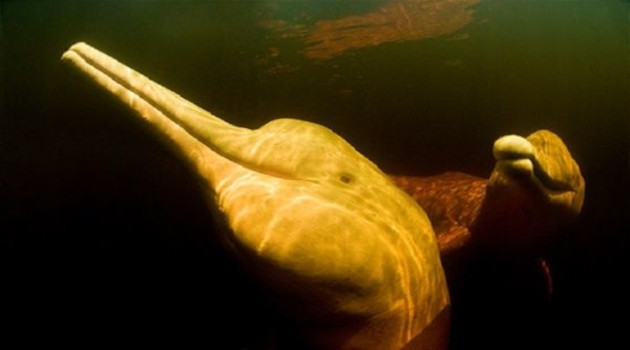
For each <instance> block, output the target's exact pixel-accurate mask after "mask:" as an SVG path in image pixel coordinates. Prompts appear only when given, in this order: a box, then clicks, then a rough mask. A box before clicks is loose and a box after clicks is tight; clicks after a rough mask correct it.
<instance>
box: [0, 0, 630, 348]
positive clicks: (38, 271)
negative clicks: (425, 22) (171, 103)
mask: <svg viewBox="0 0 630 350" xmlns="http://www.w3.org/2000/svg"><path fill="white" fill-rule="evenodd" d="M381 3H382V2H378V1H372V2H352V3H349V4H348V3H346V4H344V3H342V2H336V1H322V2H311V3H304V2H262V1H259V2H250V1H201V2H185V3H182V2H175V1H154V2H144V1H130V2H96V1H95V2H80V1H37V2H35V1H33V2H30V1H2V2H0V4H1V7H0V16H1V17H0V19H1V22H0V25H1V27H0V28H1V35H2V37H1V46H0V55H1V57H0V58H1V59H2V76H1V80H0V92H1V93H2V95H1V97H2V100H1V105H0V106H1V107H2V109H1V118H0V232H1V233H0V237H1V239H2V240H1V243H2V246H1V249H2V257H3V262H2V276H1V278H2V280H1V282H0V288H2V290H3V293H2V294H4V296H3V297H2V305H1V315H2V316H0V317H1V318H3V319H4V320H3V323H4V324H8V325H10V326H9V327H8V328H5V329H3V330H2V331H1V332H3V333H6V335H12V336H14V337H16V338H17V339H20V340H22V341H25V342H33V341H44V342H49V343H51V342H62V343H68V342H71V343H72V342H76V343H78V344H101V343H103V342H113V343H119V342H120V341H121V340H123V339H130V341H131V342H133V343H153V344H162V343H164V342H165V341H169V340H174V341H176V342H178V344H180V345H181V344H182V342H183V341H191V340H192V341H195V343H201V344H202V345H203V346H206V347H209V348H218V349H224V348H225V349H239V348H244V347H246V346H250V345H251V344H252V342H253V343H255V342H256V341H258V339H264V338H265V337H266V334H267V333H266V332H267V328H269V327H270V326H269V324H271V323H272V322H271V321H270V320H269V317H271V316H268V314H267V313H266V312H265V311H266V306H265V305H264V303H261V302H259V300H258V298H259V296H258V293H256V291H255V287H254V286H251V285H249V284H248V283H247V282H246V280H243V279H242V278H240V275H239V273H238V271H237V270H236V269H235V268H234V267H233V266H232V264H230V263H229V262H228V261H227V260H226V259H225V257H224V256H223V255H222V253H221V250H220V249H219V247H218V246H217V244H216V242H215V241H214V240H213V238H212V233H213V232H214V231H213V230H214V227H213V223H212V220H211V219H210V218H209V216H208V215H207V209H206V203H205V199H204V198H203V197H202V196H201V194H200V191H199V187H198V184H197V182H196V179H195V176H194V174H192V173H191V172H190V171H189V169H188V168H187V167H186V166H185V165H184V164H183V162H181V161H180V160H179V159H178V158H177V156H176V155H175V154H174V153H173V152H171V151H170V150H169V148H168V145H166V144H164V143H162V142H161V141H159V140H158V139H157V138H156V137H155V136H154V135H153V134H152V133H150V132H149V131H148V130H147V128H146V127H145V125H144V124H142V123H141V122H139V121H137V120H136V119H135V118H134V117H133V116H132V113H131V112H130V111H128V110H127V109H126V108H125V107H123V106H121V105H120V104H119V103H118V102H116V101H115V100H114V99H112V98H111V97H109V96H108V95H107V94H106V93H105V92H103V91H101V90H99V89H98V88H97V87H95V86H94V85H93V84H92V83H90V82H88V81H87V80H86V79H84V78H83V77H81V76H80V75H79V74H77V73H76V72H75V71H73V70H71V69H68V67H66V66H64V65H63V64H62V63H61V62H60V60H59V58H60V56H61V54H62V53H63V51H64V50H66V49H67V48H68V47H69V46H70V45H71V44H73V43H74V42H77V41H86V42H88V43H90V44H91V45H93V46H95V47H96V48H99V49H101V50H103V51H105V52H107V53H109V54H110V55H112V56H114V57H116V58H117V59H119V60H120V61H122V62H124V63H126V64H128V65H130V66H131V67H135V68H137V69H138V70H139V71H141V72H142V73H144V74H146V75H147V76H149V77H150V78H152V79H153V80H155V81H157V82H160V83H161V84H163V85H165V86H167V87H169V88H170V89H172V90H174V91H176V92H178V93H179V94H181V95H182V96H185V97H186V98H188V99H189V100H191V101H193V102H195V103H197V104H198V105H200V106H201V107H203V108H206V109H208V110H210V111H212V112H213V113H214V114H216V115H218V116H220V117H222V118H225V119H226V120H228V121H230V122H232V123H234V124H237V125H242V126H247V127H256V126H259V125H261V124H263V123H264V122H266V121H268V120H270V119H274V118H278V117H298V118H301V119H306V120H310V121H314V122H318V123H321V124H323V125H326V126H328V127H330V128H332V129H333V130H335V131H336V132H337V133H339V134H340V135H342V136H343V137H344V138H346V139H347V140H348V141H349V142H350V143H352V144H353V145H354V146H355V147H356V148H357V149H358V150H359V151H361V152H362V153H363V154H364V155H366V156H367V157H368V158H370V159H372V160H373V161H374V162H375V163H376V164H378V165H379V167H381V169H383V170H384V171H386V172H389V173H398V174H408V175H431V174H435V173H439V172H441V171H445V170H459V171H465V172H468V173H471V174H474V175H478V176H487V174H489V173H490V171H491V169H492V164H493V160H492V156H491V152H490V148H491V144H492V142H493V140H494V139H496V138H497V137H498V136H500V135H503V134H507V133H517V134H522V135H527V134H529V133H530V132H533V131H535V130H536V129H541V128H547V129H550V130H553V131H554V132H556V133H558V134H559V135H560V136H561V137H562V138H563V139H564V140H565V142H566V144H567V145H568V146H569V149H570V150H571V152H572V154H573V155H574V157H575V159H576V160H577V162H578V163H579V164H580V166H581V169H582V172H583V175H584V177H585V179H586V184H587V186H586V188H587V193H586V202H585V204H584V208H583V212H582V215H581V217H580V218H579V220H578V222H577V223H576V225H575V226H574V227H572V228H570V229H569V230H568V232H567V235H566V236H565V237H564V238H563V239H562V241H561V242H559V243H558V244H557V246H555V247H553V248H552V249H551V251H550V252H549V260H550V262H551V266H552V270H553V274H554V277H555V293H554V295H553V297H552V299H551V300H549V301H542V302H541V301H540V300H538V299H536V298H534V299H535V301H531V300H530V299H527V298H525V299H522V298H521V296H520V295H519V297H514V293H515V291H516V294H519V293H521V291H520V289H519V288H520V287H519V286H520V285H522V280H521V278H520V276H519V275H518V274H513V273H509V272H505V271H503V270H501V268H500V267H498V268H497V269H496V271H490V272H488V274H487V275H484V273H485V272H480V275H479V276H474V277H470V278H471V280H472V281H473V282H471V283H473V284H474V283H481V284H483V283H485V282H487V281H488V280H492V279H494V278H495V277H496V276H502V274H503V276H504V277H506V278H507V279H508V280H509V281H512V282H513V285H512V286H509V283H511V282H509V281H508V286H507V287H505V290H501V291H498V292H497V291H496V290H493V292H496V293H495V294H489V293H484V292H483V291H484V289H483V286H482V287H479V286H477V287H476V288H475V293H477V292H479V293H481V294H479V295H474V293H473V295H472V296H469V299H467V300H468V301H469V303H470V304H472V305H473V306H471V307H470V308H469V309H468V310H469V311H468V312H469V314H466V315H465V317H460V318H459V319H456V320H457V322H460V323H455V324H454V325H453V339H454V341H453V348H456V349H467V348H476V347H480V346H484V347H490V348H493V347H495V348H521V347H522V348H525V347H529V346H531V347H534V348H546V347H548V348H568V347H570V346H577V345H595V346H596V347H597V348H606V344H610V343H612V342H613V341H614V340H615V339H616V338H617V337H618V336H620V335H621V333H620V332H621V330H622V329H623V328H625V326H624V325H627V320H626V318H627V303H626V299H627V295H628V294H627V290H626V289H625V288H624V287H622V284H624V283H625V282H626V281H625V280H626V279H627V275H628V274H627V269H626V265H627V263H626V262H627V256H626V253H627V252H628V224H627V220H628V214H629V211H628V178H629V163H628V161H629V153H628V134H629V130H630V126H629V122H628V121H629V120H628V110H629V109H628V107H629V106H628V101H629V99H628V97H629V94H628V93H629V86H628V84H629V78H630V77H629V72H628V70H629V69H628V67H629V65H628V64H629V61H628V57H629V56H628V55H629V54H628V52H629V51H628V49H629V47H628V35H629V34H628V28H629V23H628V18H629V17H628V9H629V6H628V2H626V1H516V0H514V1H483V2H481V3H479V4H476V5H475V6H474V7H473V9H474V10H475V14H474V18H473V20H472V22H471V23H470V24H469V25H468V26H466V27H464V28H462V29H461V30H460V31H459V32H456V33H453V34H452V35H447V36H443V37H440V38H429V39H426V40H417V41H409V42H401V43H390V44H383V45H380V46H375V47H369V48H363V49H358V50H353V51H349V52H347V53H346V54H344V55H341V56H338V57H335V58H333V59H330V60H324V61H317V60H311V59H308V58H307V57H305V56H303V55H302V54H301V52H302V51H303V49H304V43H303V42H301V41H300V39H299V38H291V37H288V38H283V37H282V36H281V35H280V34H278V33H277V32H273V31H271V30H269V29H266V28H265V26H263V25H261V23H263V22H264V21H268V20H270V19H274V20H279V19H280V20H284V21H285V23H289V24H291V23H301V24H304V25H306V26H308V25H312V24H313V23H315V22H316V21H317V20H321V19H330V18H337V17H343V16H347V15H350V14H362V13H365V12H369V11H371V10H374V9H375V8H378V6H380V5H381ZM457 38H460V40H456V39H457ZM461 38H464V39H461ZM278 53H279V54H278ZM274 68H279V69H274ZM491 270H492V269H491ZM484 276H485V277H484ZM484 278H485V282H484ZM488 285H489V286H493V284H492V283H490V284H488ZM521 294H522V293H521ZM525 294H526V293H525ZM490 295H492V296H490ZM524 300H525V301H524ZM494 302H496V304H494ZM486 303H488V304H489V305H488V306H487V309H488V310H491V311H488V312H484V310H485V309H486V307H485V306H484V304H486ZM490 304H493V305H490ZM613 316H614V317H620V319H613ZM216 322H218V324H217V323H216ZM125 341H126V340H125Z"/></svg>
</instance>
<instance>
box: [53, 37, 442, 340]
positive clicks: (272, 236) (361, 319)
mask: <svg viewBox="0 0 630 350" xmlns="http://www.w3.org/2000/svg"><path fill="white" fill-rule="evenodd" d="M62 58H63V60H64V61H67V62H69V63H71V64H72V65H73V66H75V67H76V68H78V69H79V70H80V71H81V72H83V73H84V74H86V75H87V76H89V77H90V78H91V79H92V80H93V81H95V82H96V83H97V84H98V85H100V86H101V87H103V88H105V89H106V90H108V91H109V92H110V93H112V94H113V95H114V96H116V97H117V98H119V99H120V100H121V101H122V102H123V103H125V104H127V105H128V106H129V107H130V108H131V109H132V110H134V111H135V112H136V113H137V114H138V115H139V116H140V117H141V118H143V119H145V120H146V121H147V122H148V123H149V125H151V126H152V127H154V128H155V129H157V130H158V132H159V133H160V135H162V136H163V137H164V138H166V139H168V140H169V141H170V144H171V145H173V147H174V148H176V150H178V151H179V153H180V154H181V155H182V156H183V157H184V158H185V159H186V160H187V161H188V162H189V163H190V164H191V165H192V166H193V167H194V168H195V169H196V170H197V172H198V175H199V177H200V178H201V179H203V180H204V182H205V186H206V188H205V189H206V190H207V193H208V195H209V197H210V198H209V199H210V201H211V202H213V203H214V207H215V209H218V210H217V211H218V212H219V213H220V216H221V217H220V218H218V219H219V220H220V221H221V222H223V221H224V222H225V223H226V224H227V227H226V232H224V234H225V237H223V238H222V239H223V240H224V241H225V243H226V248H227V249H230V250H232V252H233V253H234V256H235V258H236V259H237V260H238V261H240V262H241V264H242V265H243V266H244V268H245V269H246V270H247V271H249V272H250V273H251V276H252V278H253V279H256V280H257V281H258V282H259V283H260V284H261V286H263V287H264V288H266V290H267V291H269V292H270V294H271V295H272V296H275V297H274V301H275V302H276V303H277V305H278V307H279V308H280V309H282V310H284V311H285V312H286V313H287V315H290V317H292V318H293V319H295V321H296V323H297V324H300V325H302V328H303V333H304V336H305V337H306V338H307V339H306V340H307V341H309V342H310V344H311V345H312V346H314V347H316V348H320V349H376V350H378V349H382V350H394V349H401V348H403V347H404V346H405V345H406V344H408V343H409V342H410V341H413V342H414V344H415V343H416V341H415V340H414V338H418V337H419V336H420V335H422V336H424V335H423V332H424V331H427V332H436V334H438V335H437V337H439V338H444V339H445V338H446V334H447V332H445V331H444V328H447V327H448V324H447V323H448V322H444V321H443V320H442V319H443V318H442V317H440V315H443V314H444V313H445V311H447V310H448V306H449V303H450V301H449V295H448V290H447V287H446V281H445V277H444V272H443V270H442V266H441V263H440V259H439V251H438V247H437V244H436V240H435V237H434V233H433V230H432V227H431V224H430V222H429V219H428V218H427V216H426V214H425V213H424V212H423V211H422V209H421V208H420V207H419V206H418V205H417V204H416V202H415V201H414V200H413V199H412V198H410V197H409V196H407V195H406V194H405V193H404V192H402V191H401V190H400V189H398V188H397V187H396V186H395V185H394V183H393V182H392V181H391V180H390V179H389V178H388V176H386V175H385V174H383V173H382V172H381V171H380V170H379V169H378V168H377V167H376V165H374V164H373V163H372V162H370V161H369V160H368V159H366V158H365V157H363V156H362V155H361V154H360V153H358V152H357V151H356V150H355V149H354V148H353V147H352V146H351V145H350V144H348V143H347V142H346V141H345V140H343V139H342V138H341V137H339V136H338V135H336V134H335V133H334V132H332V131H331V130H329V129H327V128H325V127H322V126H320V125H317V124H313V123H310V122H306V121H299V120H294V119H278V120H274V121H271V122H269V123H267V124H266V125H264V126H262V127H260V128H259V129H255V130H249V129H245V128H239V127H236V126H233V125H231V124H229V123H226V122H225V121H223V120H221V119H219V118H217V117H215V116H213V115H212V114H210V113H208V112H206V111H204V110H202V109H201V108H199V107H197V106H195V105H194V104H192V103H190V102H188V101H186V100H184V99H183V98H182V97H180V96H179V95H177V94H175V93H174V92H172V91H169V90H167V89H166V88H164V87H162V86H160V85H158V84H157V83H154V82H152V81H151V80H149V79H148V78H146V77H144V76H142V75H141V74H139V73H137V72H135V71H133V70H132V69H131V68H129V67H127V66H125V65H123V64H121V63H119V62H118V61H116V60H114V59H113V58H111V57H109V56H107V55H105V54H104V53H102V52H100V51H98V50H96V49H94V48H92V47H90V46H88V45H87V44H84V43H78V44H75V45H73V46H72V47H71V48H70V49H69V50H68V51H67V52H66V53H64V55H63V57H62ZM438 318H439V319H440V320H442V321H440V322H439V326H434V327H431V325H432V323H434V321H435V320H436V319H438ZM332 325H334V327H333V326H332ZM429 338H430V337H429ZM445 343H446V341H445V340H442V341H441V342H440V345H439V346H438V345H436V346H434V347H433V348H431V349H436V350H437V349H442V348H443V346H444V344H445Z"/></svg>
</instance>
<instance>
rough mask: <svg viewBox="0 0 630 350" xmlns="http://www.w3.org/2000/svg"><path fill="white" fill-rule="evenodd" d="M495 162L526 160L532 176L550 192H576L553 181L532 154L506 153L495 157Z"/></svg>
mask: <svg viewBox="0 0 630 350" xmlns="http://www.w3.org/2000/svg"><path fill="white" fill-rule="evenodd" d="M495 157H496V160H497V161H510V162H516V161H519V160H528V161H529V162H531V165H532V174H533V176H534V177H535V178H536V179H538V180H539V181H540V183H541V184H542V185H543V186H544V187H545V188H547V189H549V190H551V191H559V192H576V190H575V189H574V188H573V186H571V185H570V184H568V183H566V182H564V181H561V180H557V179H554V178H553V177H551V175H549V173H547V171H545V169H544V167H543V165H542V164H541V163H540V162H539V161H538V159H537V158H536V155H535V154H533V153H523V152H506V153H500V154H496V155H495Z"/></svg>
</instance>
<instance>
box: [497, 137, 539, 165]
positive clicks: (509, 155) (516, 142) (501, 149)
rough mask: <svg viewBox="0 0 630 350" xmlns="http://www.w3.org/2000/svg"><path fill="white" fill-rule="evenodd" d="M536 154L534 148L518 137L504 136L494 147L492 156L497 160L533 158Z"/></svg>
mask: <svg viewBox="0 0 630 350" xmlns="http://www.w3.org/2000/svg"><path fill="white" fill-rule="evenodd" d="M535 152H536V151H535V149H534V146H533V145H532V144H531V143H530V142H529V141H527V139H525V138H524V137H521V136H518V135H507V136H503V137H501V138H499V139H498V140H496V141H495V142H494V145H493V146H492V155H493V156H494V159H496V160H504V159H520V158H532V157H534V155H535Z"/></svg>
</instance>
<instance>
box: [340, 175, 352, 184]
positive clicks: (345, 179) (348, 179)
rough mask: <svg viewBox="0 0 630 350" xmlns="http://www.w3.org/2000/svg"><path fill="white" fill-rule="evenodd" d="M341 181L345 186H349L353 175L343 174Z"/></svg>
mask: <svg viewBox="0 0 630 350" xmlns="http://www.w3.org/2000/svg"><path fill="white" fill-rule="evenodd" d="M339 180H340V181H341V182H343V183H345V184H349V183H351V182H352V175H350V174H341V176H339Z"/></svg>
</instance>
